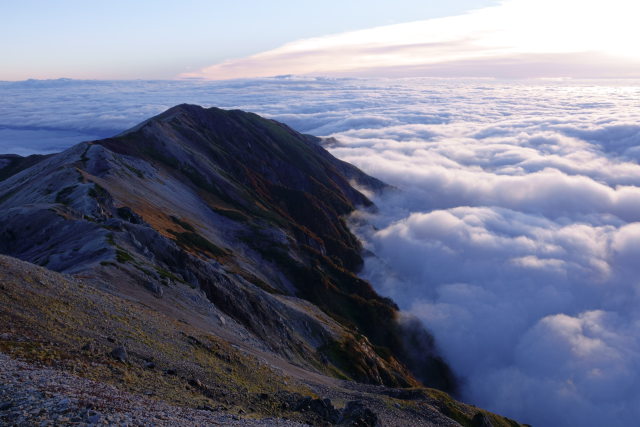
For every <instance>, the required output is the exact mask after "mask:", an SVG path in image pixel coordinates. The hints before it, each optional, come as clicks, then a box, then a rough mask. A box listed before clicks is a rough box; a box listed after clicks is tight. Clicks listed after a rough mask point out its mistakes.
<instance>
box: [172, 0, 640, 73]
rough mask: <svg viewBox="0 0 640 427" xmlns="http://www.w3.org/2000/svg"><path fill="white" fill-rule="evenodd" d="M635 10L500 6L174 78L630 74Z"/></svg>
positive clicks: (303, 43)
mask: <svg viewBox="0 0 640 427" xmlns="http://www.w3.org/2000/svg"><path fill="white" fill-rule="evenodd" d="M638 12H640V6H638V5H636V4H634V3H633V2H629V1H626V0H612V1H609V2H602V1H598V0H581V1H578V0H563V1H562V2H557V1H552V0H504V1H502V2H501V3H500V4H499V5H497V6H491V7H486V8H482V9H477V10H473V11H470V12H468V13H465V14H462V15H457V16H451V17H446V18H437V19H429V20H425V21H416V22H409V23H403V24H395V25H387V26H382V27H376V28H371V29H367V30H360V31H353V32H347V33H341V34H334V35H329V36H324V37H315V38H310V39H303V40H298V41H294V42H290V43H287V44H285V45H283V46H281V47H279V48H276V49H272V50H269V51H266V52H262V53H258V54H256V55H252V56H249V57H245V58H239V59H230V60H227V61H223V62H221V63H218V64H214V65H212V66H209V67H206V68H204V69H202V70H200V71H197V72H191V73H185V74H183V75H182V76H181V77H183V78H205V79H231V78H254V77H265V76H275V75H285V74H298V75H305V74H306V75H309V74H312V75H318V74H322V75H333V76H360V77H363V76H369V77H371V76H378V77H380V76H386V77H389V76H399V77H411V76H436V77H484V76H487V77H518V78H535V77H576V78H595V77H607V78H621V77H636V78H637V77H640V54H638V53H637V49H636V48H635V46H634V40H638V39H639V38H640V32H639V30H638V27H637V25H636V24H635V22H634V19H635V18H634V17H635V16H637V15H638Z"/></svg>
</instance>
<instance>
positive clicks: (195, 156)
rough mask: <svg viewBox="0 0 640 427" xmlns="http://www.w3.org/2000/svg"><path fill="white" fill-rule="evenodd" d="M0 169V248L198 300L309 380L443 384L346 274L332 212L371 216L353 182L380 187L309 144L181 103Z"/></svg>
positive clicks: (347, 237)
mask: <svg viewBox="0 0 640 427" xmlns="http://www.w3.org/2000/svg"><path fill="white" fill-rule="evenodd" d="M25 159H26V158H25ZM9 160H11V162H10V165H8V166H10V167H12V169H7V168H6V167H5V168H1V167H2V165H0V173H4V175H1V176H0V179H1V181H0V253H4V254H8V255H12V256H15V257H18V258H21V259H23V260H27V261H30V262H33V263H36V264H39V265H42V266H45V267H47V268H49V269H51V270H55V271H59V272H65V273H73V274H76V275H83V276H88V277H92V278H95V279H96V280H97V281H98V282H100V283H102V284H103V285H102V286H104V287H105V288H108V289H110V290H111V292H114V293H117V294H118V295H123V296H127V297H129V298H135V299H137V300H140V301H142V302H144V303H145V304H152V305H154V306H157V307H158V309H160V310H163V311H164V312H167V313H170V314H171V315H172V316H174V317H178V318H179V317H180V316H182V314H180V310H181V309H180V308H179V307H181V306H183V307H186V306H188V304H187V301H186V300H185V298H191V297H188V296H186V295H190V294H189V293H185V292H184V289H187V288H189V289H190V288H193V289H196V290H200V291H201V292H202V293H204V295H206V298H207V299H208V301H209V302H210V303H211V306H212V308H211V309H212V310H213V312H215V313H217V314H215V316H225V317H227V318H229V319H230V321H231V322H230V324H232V325H233V326H229V327H227V328H225V329H226V332H225V334H227V335H229V337H228V339H229V340H230V341H231V342H245V341H246V340H250V341H251V342H252V343H254V344H252V345H255V346H256V347H260V348H262V349H267V350H268V351H270V352H273V353H275V354H277V355H278V356H279V357H282V358H284V359H285V360H287V361H289V362H291V363H294V364H297V365H300V366H302V367H304V368H305V369H308V370H310V371H314V372H322V373H325V374H330V375H333V376H338V377H342V378H349V379H353V380H357V381H360V382H366V383H372V384H384V385H390V386H415V385H417V384H418V382H417V381H416V375H418V376H419V379H420V380H421V381H422V382H423V383H425V384H426V385H430V386H435V387H438V388H441V389H445V390H449V391H451V390H453V388H454V381H453V379H452V376H451V374H450V372H449V370H448V368H447V366H446V365H445V364H444V363H443V362H442V361H441V359H440V358H439V357H438V356H437V355H436V354H435V352H434V351H433V348H432V345H431V344H430V343H429V338H428V335H426V333H424V332H419V333H417V334H416V332H415V328H412V335H411V337H410V338H411V339H417V337H420V341H421V345H423V348H424V353H425V354H424V357H421V358H420V360H415V359H412V358H411V357H410V352H409V351H408V349H407V348H406V347H405V346H406V345H407V343H408V342H410V341H411V339H407V338H406V334H407V331H405V330H404V329H403V327H402V326H401V325H400V323H399V322H398V321H397V307H396V306H395V305H394V304H393V302H392V301H390V300H388V299H386V298H382V297H380V296H379V295H378V294H376V292H375V291H374V290H373V289H372V288H371V286H370V285H369V283H367V282H366V281H364V280H362V279H360V278H358V277H357V275H356V272H357V270H358V268H359V267H360V265H361V263H362V260H361V258H360V251H361V247H360V244H359V242H358V241H357V239H356V238H355V237H354V236H353V234H351V232H350V231H349V229H348V227H347V225H346V223H345V219H344V218H345V216H346V215H348V214H349V213H350V212H352V211H353V210H354V209H355V208H356V207H362V208H367V207H370V206H371V202H370V201H369V200H368V199H367V198H366V197H365V196H364V195H363V194H362V193H361V192H360V191H358V189H357V188H359V187H366V188H368V189H371V190H381V189H383V188H384V187H385V185H384V184H383V183H381V182H380V181H378V180H376V179H374V178H372V177H369V176H367V175H366V174H364V173H362V172H361V171H359V170H358V169H357V168H355V167H353V166H351V165H349V164H347V163H344V162H341V161H340V160H338V159H335V158H334V157H333V156H331V155H330V154H329V153H328V152H327V151H325V150H324V149H323V148H321V147H320V145H319V144H318V140H317V138H314V137H311V136H306V135H301V134H299V133H296V132H295V131H293V130H292V129H290V128H288V127H287V126H285V125H283V124H281V123H278V122H275V121H272V120H267V119H264V118H261V117H259V116H257V115H255V114H251V113H246V112H242V111H224V110H220V109H216V108H211V109H204V108H201V107H198V106H193V105H180V106H177V107H174V108H171V109H169V110H167V111H166V112H164V113H162V114H160V115H159V116H156V117H154V118H152V119H150V120H147V121H146V122H144V123H141V124H140V125H138V126H136V127H135V128H133V129H131V130H129V131H127V132H124V133H123V134H121V135H119V136H116V137H114V138H108V139H105V140H100V141H93V142H87V143H82V144H79V145H77V146H75V147H73V148H71V149H69V150H67V151H65V152H62V153H60V154H57V155H54V156H51V157H46V158H37V159H32V160H33V162H32V164H26V163H25V162H26V160H24V159H22V160H20V159H18V160H16V159H9ZM36 160H37V161H36ZM5 163H7V162H5ZM3 170H4V172H2V171H3ZM407 366H410V368H411V370H412V371H413V374H412V373H411V371H410V370H409V369H407Z"/></svg>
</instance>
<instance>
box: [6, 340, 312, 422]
mask: <svg viewBox="0 0 640 427" xmlns="http://www.w3.org/2000/svg"><path fill="white" fill-rule="evenodd" d="M0 425H7V426H25V425H34V426H52V425H55V426H59V425H118V426H143V425H144V426H148V425H154V426H205V425H206V426H210V425H214V426H215V425H223V426H265V427H266V426H302V425H303V424H299V423H295V422H292V421H287V420H283V419H274V418H267V419H262V420H255V419H245V418H241V417H240V416H238V415H232V414H227V413H221V412H213V411H208V410H196V409H190V408H181V407H177V406H171V405H169V404H167V403H164V402H161V401H157V400H153V399H149V398H145V397H142V396H136V395H133V394H130V393H126V392H122V391H120V390H118V389H116V388H115V387H113V386H110V385H107V384H102V383H97V382H95V381H91V380H88V379H85V378H80V377H76V376H75V375H72V374H69V373H66V372H61V371H56V370H53V369H49V368H43V367H38V366H35V365H32V364H29V363H25V362H21V361H17V360H14V359H12V358H10V357H9V356H7V355H5V354H2V353H0Z"/></svg>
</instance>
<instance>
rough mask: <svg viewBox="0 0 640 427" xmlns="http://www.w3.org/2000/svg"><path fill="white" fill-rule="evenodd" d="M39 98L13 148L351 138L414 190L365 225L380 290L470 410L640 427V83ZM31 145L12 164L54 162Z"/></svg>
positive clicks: (128, 91) (212, 88) (165, 86)
mask: <svg viewBox="0 0 640 427" xmlns="http://www.w3.org/2000/svg"><path fill="white" fill-rule="evenodd" d="M34 84H35V83H29V84H3V83H0V96H2V98H3V100H4V101H5V102H4V103H3V104H1V105H0V127H2V126H4V127H5V128H11V129H13V130H11V131H10V132H9V133H11V134H13V133H16V132H17V133H20V132H22V131H20V129H22V130H23V131H25V132H27V130H28V129H40V130H42V129H51V128H54V129H57V131H60V132H62V131H64V132H78V133H82V132H88V129H97V130H99V131H100V132H112V133H114V134H115V133H118V132H119V131H121V130H123V129H124V128H126V127H129V126H132V125H134V124H135V123H137V122H139V121H140V120H142V119H144V118H147V117H148V116H149V115H151V114H154V113H157V112H160V111H162V110H163V109H164V108H167V107H168V106H171V105H174V104H178V103H181V102H192V103H198V104H202V105H216V106H220V107H224V108H242V109H245V110H250V111H255V112H257V113H260V114H263V115H267V116H269V117H272V118H275V119H278V120H282V121H284V122H286V123H289V124H290V125H292V126H293V127H294V128H295V129H297V130H300V131H304V132H308V133H312V134H318V135H323V136H331V135H332V136H335V137H337V138H338V140H339V141H340V144H339V145H337V146H335V147H333V148H331V150H332V152H333V153H334V154H336V155H338V156H339V157H340V158H343V159H345V160H347V161H351V162H353V163H355V164H356V165H358V166H360V167H361V168H363V169H364V170H365V171H367V172H368V173H370V174H372V175H374V176H377V177H379V178H382V179H384V180H386V181H387V182H389V183H390V184H393V185H395V186H396V187H398V188H399V189H400V191H397V192H395V193H394V194H388V195H386V196H384V197H381V198H378V200H376V202H377V204H378V206H379V212H378V214H376V215H370V214H366V213H362V212H361V213H359V215H365V216H366V217H367V218H368V219H369V221H370V224H371V225H373V226H375V227H376V228H377V229H373V228H367V227H365V228H359V229H358V232H359V233H360V235H361V236H362V237H363V238H364V239H365V241H366V244H367V245H368V246H369V247H370V248H371V249H373V251H374V252H375V253H376V254H377V256H378V260H377V261H375V262H372V261H371V260H370V261H369V262H368V263H367V265H366V270H365V274H366V276H367V277H369V278H370V279H371V280H372V282H373V284H374V286H375V287H376V288H377V289H378V290H379V291H380V292H381V293H383V294H385V295H387V296H391V297H392V298H394V299H395V300H397V302H398V303H399V304H400V306H401V308H402V309H404V310H406V311H409V312H412V313H413V314H415V315H417V316H419V317H420V318H421V319H422V320H423V321H424V323H425V324H426V325H427V326H428V327H429V328H430V329H431V330H432V331H433V332H434V334H435V338H436V341H437V343H438V345H439V347H440V349H441V350H442V352H443V353H444V355H445V356H446V358H447V360H448V361H449V362H450V363H451V365H452V367H453V369H454V371H455V372H456V373H458V374H459V375H460V376H461V377H463V379H464V380H465V382H464V384H463V392H464V394H465V398H466V399H467V400H469V401H470V402H472V403H474V404H477V405H480V406H485V407H487V408H490V409H493V410H495V411H498V412H500V413H504V414H506V415H509V416H511V417H513V418H515V419H518V420H520V421H523V422H529V423H532V424H533V425H549V426H563V425H567V426H573V425H585V426H590V425H592V426H600V425H633V424H634V423H635V421H636V420H637V419H639V418H640V414H639V413H638V412H639V410H638V408H640V379H639V378H638V377H637V375H636V372H637V371H638V370H637V366H639V365H640V332H639V331H640V329H639V326H640V316H638V315H637V314H636V313H637V312H638V310H637V307H638V305H639V303H640V301H639V299H640V281H639V280H638V277H640V265H639V264H638V262H637V260H638V259H639V256H640V225H639V224H640V193H639V188H640V165H639V164H638V155H637V154H638V146H639V145H640V139H638V134H639V133H640V109H638V99H640V84H638V82H633V81H632V82H629V81H625V82H616V81H605V82H603V81H599V82H593V81H533V82H532V81H527V82H525V81H518V82H513V81H509V82H502V81H494V80H487V79H479V80H451V79H402V80H393V79H378V80H373V79H328V78H300V77H297V78H273V79H256V80H243V81H228V82H199V83H198V82H71V83H70V82H63V83H56V82H44V83H43V82H39V83H38V84H37V85H36V86H38V87H37V88H35V89H34V88H32V87H31V86H33V85H34ZM61 84H63V85H64V88H63V89H64V92H62V89H61V88H60V85H61ZM34 100H37V102H36V101H34ZM27 128H28V129H27ZM2 135H3V134H2V132H1V131H0V137H1V136H2ZM23 136H24V137H23V138H21V139H20V144H19V145H16V144H13V145H11V144H12V142H11V141H9V140H7V139H0V152H1V151H6V149H4V150H3V147H17V146H20V147H22V149H23V150H25V152H27V151H29V150H32V151H36V150H40V149H42V147H43V146H42V143H41V141H40V140H39V139H38V137H37V136H36V137H33V135H32V134H29V133H28V132H27V134H23Z"/></svg>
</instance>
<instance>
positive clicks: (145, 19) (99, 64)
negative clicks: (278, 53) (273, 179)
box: [0, 0, 495, 80]
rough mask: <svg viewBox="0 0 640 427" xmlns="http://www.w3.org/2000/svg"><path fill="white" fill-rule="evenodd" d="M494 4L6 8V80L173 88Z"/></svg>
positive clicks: (64, 0) (476, 0) (381, 0)
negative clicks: (321, 44) (215, 69)
mask: <svg viewBox="0 0 640 427" xmlns="http://www.w3.org/2000/svg"><path fill="white" fill-rule="evenodd" d="M494 3H495V1H494V0H452V1H447V2H441V1H424V0H397V1H394V2H388V1H385V0H325V1H322V2H310V1H293V0H269V1H263V0H244V1H226V0H184V1H179V2H176V1H169V0H138V1H129V0H111V1H108V2H99V1H86V0H57V1H55V2H52V1H49V0H20V1H10V0H2V1H0V57H2V58H3V64H2V67H0V80H25V79H29V78H37V79H52V78H76V79H172V78H176V77H178V76H180V75H181V74H183V73H189V72H197V71H198V70H200V69H202V68H204V67H206V66H208V65H211V64H215V63H218V62H222V61H225V60H230V59H234V58H242V57H245V56H249V55H253V54H257V53H260V52H263V51H267V50H270V49H275V48H277V47H279V46H281V45H283V44H285V43H288V42H292V41H295V40H299V39H305V38H309V37H319V36H323V35H327V34H334V33H344V32H349V31H353V30H361V29H366V28H371V27H377V26H381V25H388V24H395V23H401V22H408V21H414V20H423V19H429V18H436V17H442V16H449V15H455V14H459V13H464V12H465V11H467V10H469V9H472V8H477V7H483V6H487V5H491V4H494ZM237 77H243V76H241V75H238V76H237Z"/></svg>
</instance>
